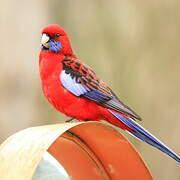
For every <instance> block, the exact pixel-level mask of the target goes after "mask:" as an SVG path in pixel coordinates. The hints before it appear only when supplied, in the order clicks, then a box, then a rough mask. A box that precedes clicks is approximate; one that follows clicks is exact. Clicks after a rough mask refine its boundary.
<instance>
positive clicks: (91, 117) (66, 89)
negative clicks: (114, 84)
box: [39, 24, 180, 163]
mask: <svg viewBox="0 0 180 180" xmlns="http://www.w3.org/2000/svg"><path fill="white" fill-rule="evenodd" d="M39 69H40V76H41V80H42V89H43V92H44V95H45V96H46V98H47V99H48V101H49V102H50V103H51V104H52V105H53V107H54V108H56V109H57V110H58V111H60V112H61V113H63V114H65V115H66V116H68V117H71V119H74V118H75V119H77V120H79V121H99V120H106V121H108V122H109V123H111V124H113V125H115V126H117V127H119V128H121V129H124V130H126V131H128V132H129V133H130V134H132V135H133V136H135V137H137V138H138V139H141V140H143V141H145V142H147V143H148V144H150V145H152V146H154V147H156V148H158V149H160V150H161V151H163V152H164V153H166V154H168V155H169V156H170V157H172V158H173V159H175V160H176V161H177V162H179V163H180V157H179V156H178V155H177V154H176V153H175V152H173V151H172V150H171V149H170V148H168V147H167V146H165V145H164V144H163V143H162V142H161V141H160V140H158V139H157V138H156V137H154V136H153V135H152V134H151V133H149V132H148V131H147V130H145V129H144V128H143V127H141V126H140V125H139V124H137V123H136V122H135V120H141V117H140V116H139V115H137V114H136V113H135V112H134V111H133V110H132V109H130V108H129V107H128V106H127V105H125V104H124V103H122V102H121V101H120V99H119V98H118V97H117V95H116V94H115V93H114V92H113V91H112V90H111V89H110V88H109V87H108V86H107V84H106V83H104V82H103V81H102V80H101V79H99V78H98V77H97V76H96V74H95V72H94V71H93V70H92V69H91V68H90V67H89V66H87V65H85V64H84V63H83V62H82V61H80V59H79V58H77V56H76V55H75V54H74V52H73V50H72V48H71V43H70V39H69V37H68V35H67V33H66V32H65V31H64V29H63V28H62V27H60V26H59V25H56V24H53V25H49V26H47V27H45V28H44V29H43V30H42V39H41V52H40V56H39Z"/></svg>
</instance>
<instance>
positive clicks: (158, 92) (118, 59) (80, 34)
mask: <svg viewBox="0 0 180 180" xmlns="http://www.w3.org/2000/svg"><path fill="white" fill-rule="evenodd" d="M179 9H180V1H179V0H165V1H164V0H159V1H155V0H151V1H143V0H136V1H130V0H113V1H108V0H99V1H97V0H91V1H87V0H79V1H73V0H61V1H59V0H52V1H44V0H31V1H24V0H19V1H18V2H17V1H13V0H6V1H5V0H4V1H1V6H0V39H1V48H0V63H1V65H0V82H1V83H0V142H2V141H4V140H5V139H6V138H7V137H8V136H10V135H12V134H13V133H15V132H17V131H19V130H21V129H24V128H27V127H31V126H38V125H44V124H51V123H52V124H53V123H59V122H64V121H65V120H66V119H67V117H65V116H63V115H61V114H60V113H58V112H56V111H55V110H54V109H53V108H52V107H51V106H50V105H49V103H48V102H47V100H46V99H45V98H44V96H43V94H42V91H41V84H40V79H39V71H38V54H39V47H40V38H41V35H40V31H41V29H42V27H43V26H46V25H47V24H53V23H57V24H60V25H61V26H63V27H64V28H65V29H66V31H67V32H68V34H69V36H70V37H71V41H72V44H73V48H74V50H75V52H76V54H77V55H78V57H80V58H81V59H82V60H83V61H84V62H86V63H87V64H89V65H90V66H91V67H93V68H94V70H95V71H96V73H97V74H98V75H99V77H101V78H102V79H103V80H104V81H106V82H107V83H108V84H109V85H110V87H111V88H112V89H113V90H114V91H115V92H116V94H117V95H119V96H120V97H121V100H122V101H123V102H124V103H126V104H127V105H129V106H130V107H132V109H134V110H135V111H136V112H137V113H139V115H140V116H142V117H143V119H144V121H143V122H142V123H141V124H142V125H143V126H144V127H145V128H147V129H148V130H149V131H150V132H152V133H153V134H154V135H156V136H157V137H158V138H160V139H161V140H162V141H163V142H164V143H165V144H167V145H168V146H169V147H171V148H172V149H173V150H174V151H175V152H177V153H178V154H180V94H179V92H180V80H179V79H180V78H179V77H180V50H179V49H180V45H179V43H180V21H179V17H180V11H179ZM121 132H122V131H121ZM126 135H127V134H126ZM130 140H131V141H132V143H133V144H135V146H136V147H137V149H138V151H139V152H140V153H141V155H142V157H143V159H144V160H145V162H146V164H147V165H148V167H149V169H150V171H151V172H152V174H153V176H154V178H155V179H158V180H159V179H162V180H169V179H172V180H179V179H180V167H179V165H178V164H177V163H176V162H175V161H174V160H172V159H171V158H169V157H168V156H166V155H164V154H163V153H161V152H160V151H158V150H156V149H154V148H152V147H150V146H149V145H146V144H145V143H141V142H139V141H138V140H134V138H130ZM117 153H118V152H117Z"/></svg>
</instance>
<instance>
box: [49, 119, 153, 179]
mask: <svg viewBox="0 0 180 180" xmlns="http://www.w3.org/2000/svg"><path fill="white" fill-rule="evenodd" d="M48 151H49V152H50V153H51V154H52V155H53V156H54V157H55V158H56V159H57V160H58V161H59V162H60V163H61V164H62V165H63V166H64V168H65V169H66V170H67V172H68V173H69V175H70V176H71V177H72V179H74V180H99V179H111V180H121V179H122V180H152V176H151V174H150V172H149V171H148V169H147V167H146V166H145V164H144V162H143V161H142V159H141V157H140V156H139V154H138V153H137V152H136V150H135V149H134V147H133V146H132V145H131V144H130V143H129V142H128V140H127V139H126V138H124V137H123V136H122V135H121V134H120V133H119V132H118V131H116V130H115V129H114V128H112V127H110V126H108V125H104V124H102V123H96V122H89V123H83V124H80V125H78V126H75V127H73V128H71V129H70V130H68V131H66V132H65V133H64V134H63V135H61V136H60V137H59V138H58V139H57V140H56V141H55V142H54V143H53V144H52V145H51V146H50V148H49V150H48Z"/></svg>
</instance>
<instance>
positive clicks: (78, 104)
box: [39, 25, 131, 131]
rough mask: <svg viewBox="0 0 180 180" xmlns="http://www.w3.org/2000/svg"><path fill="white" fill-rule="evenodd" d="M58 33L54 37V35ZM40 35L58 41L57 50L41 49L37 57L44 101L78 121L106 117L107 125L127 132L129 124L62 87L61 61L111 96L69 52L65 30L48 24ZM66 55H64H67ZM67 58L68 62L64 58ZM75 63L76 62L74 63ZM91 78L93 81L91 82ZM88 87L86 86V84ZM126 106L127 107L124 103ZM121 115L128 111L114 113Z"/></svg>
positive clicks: (104, 108) (104, 118) (99, 81)
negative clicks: (58, 50)
mask: <svg viewBox="0 0 180 180" xmlns="http://www.w3.org/2000/svg"><path fill="white" fill-rule="evenodd" d="M57 33H58V34H60V37H59V38H56V37H55V35H56V34H57ZM42 34H48V36H49V37H50V38H51V39H54V40H56V41H57V42H58V41H59V42H60V43H61V45H62V49H61V51H60V52H57V53H55V52H52V51H49V50H48V49H44V50H41V52H40V56H39V68H40V76H41V80H42V89H43V92H44V95H45V96H46V98H47V99H48V101H49V102H50V103H51V104H52V105H53V106H54V107H55V108H56V109H57V110H58V111H60V112H62V113H63V114H65V115H66V116H69V117H73V118H76V119H77V120H79V121H99V120H106V121H108V122H110V123H111V124H113V125H115V126H118V127H120V128H122V129H126V130H129V131H131V129H130V128H129V127H127V126H126V125H124V124H123V123H121V122H120V121H119V120H118V119H117V118H116V117H115V116H113V115H112V114H111V113H110V112H109V111H108V110H107V108H106V107H103V106H101V105H99V104H98V103H96V102H94V101H92V100H89V99H87V98H85V97H81V96H79V97H77V96H75V95H74V94H72V93H71V92H69V91H68V90H67V89H65V88H64V87H63V85H62V83H61V81H60V79H59V76H60V73H61V72H62V69H63V63H65V64H66V65H68V66H70V67H71V68H72V69H73V70H77V67H78V68H79V69H78V72H80V73H82V74H83V73H84V76H85V77H87V78H88V80H89V78H91V79H92V80H91V83H92V84H93V83H94V84H93V85H94V86H97V84H96V83H98V88H100V90H101V91H102V92H103V93H105V94H108V93H109V96H111V95H112V94H111V93H110V91H108V90H107V89H106V85H105V83H104V82H102V81H101V80H99V79H98V78H97V77H96V74H95V73H94V72H93V71H92V69H90V68H89V67H88V66H86V65H85V64H83V63H82V62H81V61H80V60H79V59H78V58H77V57H76V56H75V55H74V53H73V51H72V48H71V44H70V40H69V38H68V36H67V34H66V33H65V31H64V30H63V29H62V28H61V27H59V26H58V25H50V26H48V27H46V28H44V29H43V31H42ZM67 57H68V58H67ZM65 59H69V61H64V60H65ZM77 62H78V63H79V64H80V65H79V66H77ZM93 81H94V82H93ZM89 86H90V85H89ZM126 107H127V106H126ZM118 113H120V114H122V115H123V116H125V117H129V116H130V115H129V114H126V113H124V112H118Z"/></svg>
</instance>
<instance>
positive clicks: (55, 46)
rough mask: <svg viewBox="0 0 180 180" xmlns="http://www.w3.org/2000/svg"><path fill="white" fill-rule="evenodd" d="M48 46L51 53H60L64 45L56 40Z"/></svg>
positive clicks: (51, 41)
mask: <svg viewBox="0 0 180 180" xmlns="http://www.w3.org/2000/svg"><path fill="white" fill-rule="evenodd" d="M48 46H49V51H52V52H56V53H57V52H59V51H60V50H61V48H62V44H61V43H60V42H57V41H55V40H50V41H49V43H48Z"/></svg>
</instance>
